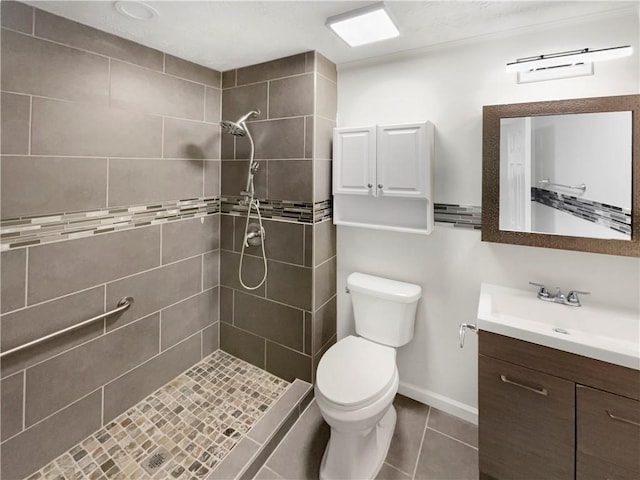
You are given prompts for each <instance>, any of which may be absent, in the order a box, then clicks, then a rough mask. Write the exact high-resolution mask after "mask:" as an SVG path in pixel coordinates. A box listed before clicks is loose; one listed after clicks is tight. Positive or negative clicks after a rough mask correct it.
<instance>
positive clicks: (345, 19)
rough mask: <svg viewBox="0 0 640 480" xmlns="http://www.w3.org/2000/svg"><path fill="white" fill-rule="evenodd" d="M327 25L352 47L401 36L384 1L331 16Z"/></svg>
mask: <svg viewBox="0 0 640 480" xmlns="http://www.w3.org/2000/svg"><path fill="white" fill-rule="evenodd" d="M326 25H327V26H328V27H329V28H331V30H333V31H334V32H335V33H336V34H337V35H338V36H339V37H340V38H341V39H342V40H344V41H345V42H346V43H347V44H348V45H349V46H351V47H358V46H360V45H366V44H369V43H374V42H379V41H381V40H387V39H389V38H394V37H398V36H400V32H399V30H398V27H396V25H395V23H394V22H393V20H392V19H391V16H390V15H389V13H388V12H387V10H386V7H385V5H384V3H383V2H379V3H375V4H373V5H369V6H367V7H364V8H359V9H357V10H352V11H350V12H346V13H343V14H340V15H336V16H334V17H330V18H328V19H327V22H326Z"/></svg>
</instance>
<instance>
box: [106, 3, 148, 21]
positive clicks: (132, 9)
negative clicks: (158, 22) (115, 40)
mask: <svg viewBox="0 0 640 480" xmlns="http://www.w3.org/2000/svg"><path fill="white" fill-rule="evenodd" d="M113 6H114V8H115V9H116V10H117V11H118V13H119V14H120V15H123V16H125V17H127V18H133V19H135V20H151V19H152V18H155V17H157V16H158V11H157V10H156V9H155V8H153V7H150V6H149V5H147V4H146V3H142V2H136V1H118V2H114V3H113Z"/></svg>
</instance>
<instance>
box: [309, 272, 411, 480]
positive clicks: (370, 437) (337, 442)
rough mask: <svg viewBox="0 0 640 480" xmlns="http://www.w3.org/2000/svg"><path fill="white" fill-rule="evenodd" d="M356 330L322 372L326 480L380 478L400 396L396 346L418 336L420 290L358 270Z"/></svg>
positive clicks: (330, 354) (319, 396) (353, 278)
mask: <svg viewBox="0 0 640 480" xmlns="http://www.w3.org/2000/svg"><path fill="white" fill-rule="evenodd" d="M347 287H348V289H349V292H350V293H351V300H352V303H353V313H354V317H355V326H356V333H357V334H358V335H360V336H348V337H346V338H343V339H342V340H340V341H339V342H338V343H336V344H335V345H334V346H332V347H331V348H330V349H329V350H327V352H326V353H325V354H324V356H323V357H322V359H321V360H320V364H319V365H318V370H317V372H316V386H315V395H316V401H317V402H318V406H319V407H320V412H321V413H322V416H323V418H324V419H325V421H326V422H327V423H328V424H329V426H330V427H331V438H330V439H329V444H328V445H327V449H326V450H325V452H324V456H323V457H322V464H321V466H320V479H321V480H347V479H358V480H363V479H373V478H374V477H375V476H376V475H377V474H378V472H379V470H380V468H381V467H382V463H383V462H384V459H385V457H386V455H387V451H388V450H389V444H390V443H391V437H392V435H393V429H394V427H395V424H396V411H395V409H394V408H393V405H392V402H393V398H394V397H395V395H396V392H397V391H398V369H397V367H396V348H397V347H401V346H402V345H405V344H407V343H409V342H410V341H411V339H412V338H413V329H414V325H415V315H416V308H417V305H418V300H419V299H420V297H421V296H422V289H421V288H420V286H419V285H413V284H411V283H404V282H398V281H395V280H389V279H386V278H380V277H374V276H372V275H365V274H363V273H357V272H356V273H352V274H351V275H349V277H348V278H347Z"/></svg>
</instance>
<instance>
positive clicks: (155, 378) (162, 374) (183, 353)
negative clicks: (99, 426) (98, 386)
mask: <svg viewBox="0 0 640 480" xmlns="http://www.w3.org/2000/svg"><path fill="white" fill-rule="evenodd" d="M200 348H201V344H200V335H194V336H192V337H190V338H189V339H187V340H185V341H184V342H181V343H179V344H178V345H176V346H175V347H173V348H170V349H169V350H167V351H165V352H162V353H161V354H160V355H158V356H156V357H154V358H152V359H151V360H149V361H148V362H146V363H144V364H142V365H141V366H139V367H138V368H136V369H135V370H132V371H130V372H128V373H126V374H125V375H123V376H121V377H120V378H118V379H116V380H114V381H113V382H111V383H109V384H107V385H106V386H105V387H104V419H105V422H108V421H110V420H112V419H113V418H115V417H117V416H118V415H120V414H121V413H122V412H124V411H125V410H126V409H127V408H129V407H130V406H132V405H135V404H136V403H137V402H139V401H140V400H142V399H143V398H144V397H146V396H147V395H149V394H150V393H151V392H153V391H154V390H157V389H158V388H160V387H161V386H162V385H164V384H165V383H167V382H168V381H169V380H171V379H173V378H175V377H177V376H178V375H179V374H180V373H182V372H184V371H185V370H187V369H188V368H189V367H191V366H192V365H193V364H195V363H197V362H198V361H199V360H200Z"/></svg>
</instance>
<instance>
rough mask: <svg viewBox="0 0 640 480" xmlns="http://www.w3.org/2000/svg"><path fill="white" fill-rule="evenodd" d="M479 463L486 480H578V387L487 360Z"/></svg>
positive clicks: (482, 366)
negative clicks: (575, 469) (576, 395)
mask: <svg viewBox="0 0 640 480" xmlns="http://www.w3.org/2000/svg"><path fill="white" fill-rule="evenodd" d="M478 367H479V369H478V407H479V417H478V421H479V429H478V433H479V440H480V443H479V463H480V472H481V474H482V475H483V476H484V477H485V478H486V477H487V476H488V477H493V478H496V479H500V480H507V479H527V480H535V479H540V480H550V479H554V480H560V479H567V480H569V479H571V480H573V478H574V459H575V451H574V448H575V433H574V432H575V384H574V383H573V382H569V381H566V380H562V379H560V378H557V377H553V376H551V375H546V374H544V373H541V372H538V371H535V370H531V369H528V368H524V367H520V366H517V365H513V364H511V363H507V362H503V361H500V360H496V359H493V358H490V357H485V356H484V355H480V356H479V363H478Z"/></svg>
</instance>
